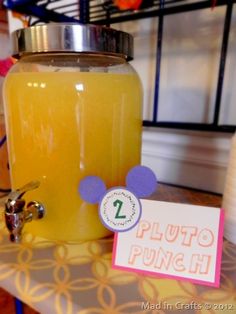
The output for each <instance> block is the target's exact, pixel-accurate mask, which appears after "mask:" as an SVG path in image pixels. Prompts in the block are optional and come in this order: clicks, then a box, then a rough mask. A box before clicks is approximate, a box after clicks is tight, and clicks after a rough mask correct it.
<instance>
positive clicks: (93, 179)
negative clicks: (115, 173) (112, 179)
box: [79, 176, 106, 204]
mask: <svg viewBox="0 0 236 314" xmlns="http://www.w3.org/2000/svg"><path fill="white" fill-rule="evenodd" d="M79 193H80V196H81V198H82V199H83V200H84V201H85V202H88V203H91V204H96V203H99V201H100V199H101V198H102V196H103V195H104V194H105V193H106V185H105V183H104V182H103V180H102V179H101V178H99V177H97V176H87V177H85V178H84V179H82V180H81V181H80V184H79Z"/></svg>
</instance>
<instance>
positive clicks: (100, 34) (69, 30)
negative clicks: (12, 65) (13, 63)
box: [12, 23, 133, 61]
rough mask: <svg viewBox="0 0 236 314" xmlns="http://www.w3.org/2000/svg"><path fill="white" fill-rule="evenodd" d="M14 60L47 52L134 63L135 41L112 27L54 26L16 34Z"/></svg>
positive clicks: (69, 24)
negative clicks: (106, 56)
mask: <svg viewBox="0 0 236 314" xmlns="http://www.w3.org/2000/svg"><path fill="white" fill-rule="evenodd" d="M12 39H13V56H14V57H16V58H19V57H21V56H23V55H26V54H33V53H43V52H72V53H73V52H74V53H76V52H89V53H98V54H111V55H120V56H122V57H123V58H125V59H126V60H128V61H129V60H132V59H133V37H132V36H131V35H130V34H128V33H125V32H121V31H117V30H114V29H112V28H109V27H102V26H97V25H96V26H95V25H83V24H71V23H50V24H44V25H37V26H32V27H28V28H23V29H19V30H17V31H15V32H13V33H12Z"/></svg>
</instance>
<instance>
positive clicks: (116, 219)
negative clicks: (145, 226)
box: [99, 188, 142, 232]
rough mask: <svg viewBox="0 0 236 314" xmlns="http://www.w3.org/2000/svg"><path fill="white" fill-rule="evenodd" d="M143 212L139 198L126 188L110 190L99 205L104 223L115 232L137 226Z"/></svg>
mask: <svg viewBox="0 0 236 314" xmlns="http://www.w3.org/2000/svg"><path fill="white" fill-rule="evenodd" d="M141 212H142V206H141V203H140V201H139V199H138V198H137V197H136V196H135V195H134V194H133V193H132V192H130V191H129V190H127V189H125V188H113V189H110V190H108V191H107V193H106V194H105V195H104V197H103V198H102V200H101V202H100V206H99V215H100V218H101V221H102V223H103V224H104V225H105V226H106V227H107V228H108V229H110V230H112V231H115V232H122V231H127V230H130V229H132V228H133V227H135V225H136V224H137V223H138V221H139V219H140V217H141Z"/></svg>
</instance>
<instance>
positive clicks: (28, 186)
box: [8, 181, 40, 201]
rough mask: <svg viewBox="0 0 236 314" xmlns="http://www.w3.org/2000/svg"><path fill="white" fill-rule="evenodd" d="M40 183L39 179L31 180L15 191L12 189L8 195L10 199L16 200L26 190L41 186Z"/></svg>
mask: <svg viewBox="0 0 236 314" xmlns="http://www.w3.org/2000/svg"><path fill="white" fill-rule="evenodd" d="M39 185H40V182H39V181H31V182H29V183H27V184H25V185H24V186H22V187H21V188H19V189H17V190H15V191H12V192H11V193H10V194H9V195H8V199H9V200H11V201H16V200H18V199H20V198H21V197H22V196H23V195H24V194H25V193H26V192H28V191H32V190H35V189H37V188H38V187H39Z"/></svg>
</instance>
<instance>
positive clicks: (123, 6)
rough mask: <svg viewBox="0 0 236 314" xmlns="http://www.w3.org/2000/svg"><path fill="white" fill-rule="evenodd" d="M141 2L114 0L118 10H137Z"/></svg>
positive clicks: (138, 0) (137, 0)
mask: <svg viewBox="0 0 236 314" xmlns="http://www.w3.org/2000/svg"><path fill="white" fill-rule="evenodd" d="M141 3H142V0H114V4H115V5H116V6H117V7H118V8H119V9H120V10H129V9H132V10H138V9H139V7H140V5H141Z"/></svg>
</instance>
